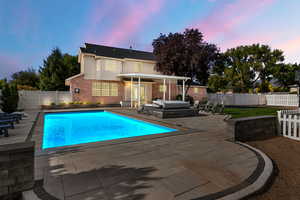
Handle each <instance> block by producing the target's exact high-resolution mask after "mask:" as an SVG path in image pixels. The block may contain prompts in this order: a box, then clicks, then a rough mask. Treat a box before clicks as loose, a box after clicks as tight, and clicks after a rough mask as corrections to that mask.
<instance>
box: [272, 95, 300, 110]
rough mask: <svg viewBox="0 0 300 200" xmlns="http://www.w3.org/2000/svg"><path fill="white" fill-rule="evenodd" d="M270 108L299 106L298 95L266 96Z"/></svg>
mask: <svg viewBox="0 0 300 200" xmlns="http://www.w3.org/2000/svg"><path fill="white" fill-rule="evenodd" d="M266 101H267V105H268V106H295V107H297V106H298V105H299V98H298V95H296V94H272V95H266Z"/></svg>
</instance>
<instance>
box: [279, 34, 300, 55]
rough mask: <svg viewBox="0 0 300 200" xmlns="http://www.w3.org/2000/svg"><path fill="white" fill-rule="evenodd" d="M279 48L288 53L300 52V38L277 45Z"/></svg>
mask: <svg viewBox="0 0 300 200" xmlns="http://www.w3.org/2000/svg"><path fill="white" fill-rule="evenodd" d="M278 46H279V47H280V48H282V49H283V50H284V51H286V52H289V53H294V52H296V51H300V37H297V38H294V39H291V40H287V41H285V42H283V43H281V44H279V45H278Z"/></svg>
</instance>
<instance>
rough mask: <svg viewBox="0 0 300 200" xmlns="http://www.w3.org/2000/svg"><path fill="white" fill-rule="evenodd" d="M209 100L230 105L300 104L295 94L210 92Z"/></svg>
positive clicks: (295, 105) (292, 105)
mask: <svg viewBox="0 0 300 200" xmlns="http://www.w3.org/2000/svg"><path fill="white" fill-rule="evenodd" d="M207 97H208V100H209V101H210V102H213V103H219V104H222V103H223V104H224V105H230V106H259V105H267V106H287V107H288V106H290V107H297V106H298V105H299V99H298V96H297V95H295V94H238V93H235V94H208V95H207Z"/></svg>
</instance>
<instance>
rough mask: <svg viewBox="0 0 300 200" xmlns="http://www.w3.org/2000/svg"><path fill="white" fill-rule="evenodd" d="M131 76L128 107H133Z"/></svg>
mask: <svg viewBox="0 0 300 200" xmlns="http://www.w3.org/2000/svg"><path fill="white" fill-rule="evenodd" d="M132 90H133V77H131V82H130V107H131V108H132V107H133V92H132Z"/></svg>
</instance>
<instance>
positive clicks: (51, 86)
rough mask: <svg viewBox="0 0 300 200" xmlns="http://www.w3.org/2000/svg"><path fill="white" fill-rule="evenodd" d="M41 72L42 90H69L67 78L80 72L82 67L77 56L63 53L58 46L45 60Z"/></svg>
mask: <svg viewBox="0 0 300 200" xmlns="http://www.w3.org/2000/svg"><path fill="white" fill-rule="evenodd" d="M39 72H40V88H41V89H42V90H50V91H51V90H52V91H53V90H62V91H63V90H67V89H68V87H67V86H65V80H66V79H67V78H69V77H70V76H73V75H75V74H78V73H79V72H80V67H79V64H78V62H77V57H76V56H71V55H69V54H62V53H61V51H60V50H59V49H58V48H55V49H53V50H52V52H51V54H50V55H49V56H48V57H47V58H46V59H45V60H44V64H43V66H42V67H41V68H40V70H39Z"/></svg>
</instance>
